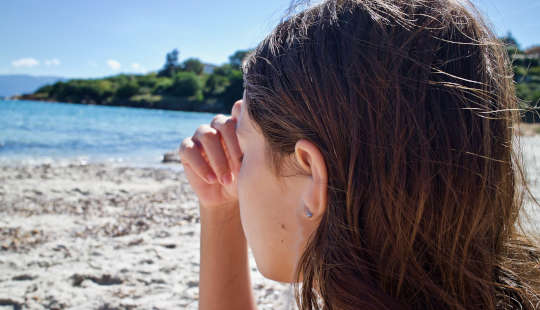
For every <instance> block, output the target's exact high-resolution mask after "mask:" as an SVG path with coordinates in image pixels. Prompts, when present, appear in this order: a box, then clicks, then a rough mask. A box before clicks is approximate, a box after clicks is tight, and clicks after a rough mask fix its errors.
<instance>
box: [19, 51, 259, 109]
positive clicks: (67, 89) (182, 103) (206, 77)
mask: <svg viewBox="0 0 540 310" xmlns="http://www.w3.org/2000/svg"><path fill="white" fill-rule="evenodd" d="M248 52H249V51H247V50H246V51H237V52H236V53H234V54H233V55H232V56H230V57H229V63H227V64H224V65H221V66H211V65H205V64H203V63H202V62H201V61H200V60H199V59H196V58H190V59H187V60H185V61H184V62H182V63H180V62H179V61H178V56H179V52H178V50H176V49H175V50H173V51H172V52H170V53H168V54H167V56H166V61H165V65H164V66H163V68H162V69H161V70H159V71H158V72H152V73H148V74H144V75H137V74H119V75H115V76H110V77H105V78H101V79H73V80H69V81H65V82H57V83H54V84H52V85H46V86H43V87H41V88H39V89H38V90H37V91H36V92H34V93H33V94H30V95H23V96H21V97H20V99H32V100H47V101H59V102H71V103H83V104H98V105H110V106H130V107H140V108H156V109H167V110H182V111H204V112H214V113H222V112H223V113H228V112H230V110H231V106H232V104H233V103H234V102H235V101H236V100H238V99H240V98H242V91H243V79H242V71H241V68H240V66H241V64H242V60H243V58H244V57H245V56H246V55H247V53H248ZM209 71H211V72H209Z"/></svg>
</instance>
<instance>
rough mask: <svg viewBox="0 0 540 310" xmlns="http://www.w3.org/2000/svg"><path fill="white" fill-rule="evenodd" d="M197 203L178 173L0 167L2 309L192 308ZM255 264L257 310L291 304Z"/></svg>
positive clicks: (285, 290) (286, 291) (287, 292)
mask: <svg viewBox="0 0 540 310" xmlns="http://www.w3.org/2000/svg"><path fill="white" fill-rule="evenodd" d="M197 208H198V207H197V202H196V198H195V196H194V194H193V193H192V192H191V190H190V188H189V185H188V183H187V180H186V179H185V177H184V174H183V173H182V172H181V171H173V170H171V169H156V168H120V167H112V166H108V165H104V164H91V165H68V166H59V167H58V166H57V167H53V166H50V165H37V166H19V167H10V166H0V309H4V307H5V308H6V309H12V308H14V309H17V308H18V307H22V308H23V309H43V308H48V309H64V308H70V309H172V308H180V309H185V308H187V309H196V308H197V298H198V272H199V232H200V226H199V218H198V209H197ZM251 266H252V278H253V282H254V283H253V287H254V289H255V291H256V296H257V302H258V304H259V307H260V309H293V304H294V302H293V298H292V290H291V288H290V286H289V285H284V284H280V283H277V282H273V281H270V280H268V279H265V278H263V277H262V275H261V274H260V273H258V272H257V270H256V268H255V263H254V261H253V258H251ZM2 305H3V306H4V307H2Z"/></svg>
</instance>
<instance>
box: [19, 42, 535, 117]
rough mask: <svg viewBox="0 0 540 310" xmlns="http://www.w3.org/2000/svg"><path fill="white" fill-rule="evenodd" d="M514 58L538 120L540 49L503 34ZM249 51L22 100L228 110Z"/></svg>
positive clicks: (522, 94)
mask: <svg viewBox="0 0 540 310" xmlns="http://www.w3.org/2000/svg"><path fill="white" fill-rule="evenodd" d="M501 40H502V41H503V42H505V43H506V46H507V51H508V53H509V56H510V58H511V59H512V63H513V68H514V79H515V82H516V92H517V95H518V97H519V98H520V106H521V108H523V109H524V111H525V110H526V111H528V112H524V113H523V119H524V120H525V121H526V122H540V116H539V115H540V114H539V113H537V111H536V108H537V107H540V64H539V62H540V47H533V48H529V49H527V50H521V49H520V47H519V44H518V43H517V42H516V40H515V39H514V38H513V37H512V35H511V34H510V33H509V34H508V35H507V36H505V37H503V38H501ZM248 52H249V51H248V50H240V51H237V52H236V53H234V54H233V55H231V56H230V57H229V63H227V64H224V65H221V66H217V67H216V66H209V65H205V64H203V63H202V62H201V61H200V60H199V59H196V58H190V59H187V60H185V61H184V62H182V63H180V62H179V61H178V56H179V52H178V50H176V49H175V50H173V51H171V52H170V53H168V54H167V56H166V57H165V64H164V66H163V68H162V69H161V70H159V71H158V72H153V73H148V74H145V75H135V74H120V75H116V76H111V77H106V78H102V79H74V80H69V81H66V82H57V83H55V84H52V85H47V86H44V87H41V88H40V89H38V90H37V91H36V92H35V93H33V94H31V95H24V96H22V97H20V98H21V99H34V100H54V101H61V102H73V103H85V104H100V105H121V106H131V107H141V108H157V109H168V110H183V111H204V112H213V113H229V111H230V109H231V105H232V104H233V103H234V101H236V100H237V99H239V98H241V97H242V88H243V79H242V71H241V68H240V67H241V64H242V60H243V59H244V58H245V56H246V55H247V53H248Z"/></svg>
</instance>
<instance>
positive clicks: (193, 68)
mask: <svg viewBox="0 0 540 310" xmlns="http://www.w3.org/2000/svg"><path fill="white" fill-rule="evenodd" d="M182 70H184V71H188V72H193V73H195V74H198V75H201V74H202V73H203V70H204V64H203V63H202V62H201V61H200V60H199V59H197V58H189V59H186V60H185V61H184V62H183V63H182Z"/></svg>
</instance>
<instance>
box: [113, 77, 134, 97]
mask: <svg viewBox="0 0 540 310" xmlns="http://www.w3.org/2000/svg"><path fill="white" fill-rule="evenodd" d="M138 91H139V85H137V82H135V81H129V82H127V83H125V84H123V85H121V86H120V87H119V88H118V90H117V91H116V97H117V98H118V99H129V98H131V97H132V96H134V95H136V94H137V92H138Z"/></svg>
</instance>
